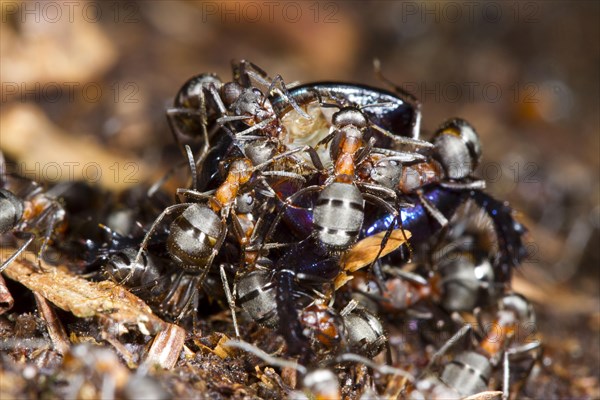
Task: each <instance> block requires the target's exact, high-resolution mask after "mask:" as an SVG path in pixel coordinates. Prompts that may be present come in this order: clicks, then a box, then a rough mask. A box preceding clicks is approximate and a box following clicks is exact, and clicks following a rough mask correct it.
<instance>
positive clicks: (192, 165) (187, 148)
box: [185, 136, 208, 191]
mask: <svg viewBox="0 0 600 400" xmlns="http://www.w3.org/2000/svg"><path fill="white" fill-rule="evenodd" d="M206 139H207V140H208V136H207V137H206ZM185 152H186V155H187V159H188V164H189V166H190V172H191V173H192V184H191V188H190V189H191V190H193V191H196V187H197V184H198V172H197V171H196V163H195V162H194V155H193V154H192V149H191V148H190V146H188V145H187V144H186V145H185Z"/></svg>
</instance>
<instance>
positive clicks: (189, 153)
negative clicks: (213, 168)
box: [185, 144, 198, 191]
mask: <svg viewBox="0 0 600 400" xmlns="http://www.w3.org/2000/svg"><path fill="white" fill-rule="evenodd" d="M185 152H186V153H187V159H188V163H189V164H190V171H192V185H191V186H192V187H191V189H192V190H194V191H196V186H197V184H198V172H197V171H196V162H195V161H194V155H193V154H192V149H191V148H190V146H189V145H187V144H186V145H185Z"/></svg>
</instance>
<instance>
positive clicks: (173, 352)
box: [145, 324, 185, 369]
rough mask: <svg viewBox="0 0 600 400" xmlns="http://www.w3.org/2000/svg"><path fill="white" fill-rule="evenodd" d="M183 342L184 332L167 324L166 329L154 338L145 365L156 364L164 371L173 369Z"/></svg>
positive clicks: (175, 326) (178, 327)
mask: <svg viewBox="0 0 600 400" xmlns="http://www.w3.org/2000/svg"><path fill="white" fill-rule="evenodd" d="M184 342H185V330H184V329H183V328H181V327H180V326H177V325H174V324H168V328H167V329H166V330H164V331H161V332H160V333H159V334H158V335H156V337H155V338H154V342H152V346H151V347H150V351H149V352H148V357H147V358H146V361H145V363H146V364H149V365H156V364H158V365H159V366H160V367H162V368H164V369H171V368H173V367H174V366H175V364H177V360H179V355H180V354H181V350H183V344H184Z"/></svg>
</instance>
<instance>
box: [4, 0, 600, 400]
mask: <svg viewBox="0 0 600 400" xmlns="http://www.w3.org/2000/svg"><path fill="white" fill-rule="evenodd" d="M0 4H1V15H2V24H1V30H0V46H1V49H0V59H1V61H0V79H1V83H2V90H1V93H2V94H1V95H2V100H1V111H0V134H1V136H0V146H1V149H2V151H3V152H4V154H5V156H6V157H7V159H8V160H9V162H10V163H12V165H13V167H14V168H16V169H17V171H18V172H20V173H21V174H23V175H26V176H28V177H31V178H34V179H36V180H40V181H45V182H48V183H50V184H52V183H57V182H59V181H61V180H68V179H81V178H83V179H87V180H88V181H90V182H92V183H97V184H99V185H102V186H105V187H107V188H109V189H111V190H115V191H119V190H123V189H125V188H127V187H128V186H131V185H134V184H136V183H140V182H143V181H153V180H154V179H156V178H157V177H158V176H160V175H161V174H162V173H163V172H164V171H165V170H166V169H167V168H168V167H169V165H170V164H169V163H170V162H172V157H173V154H176V151H177V150H176V148H175V145H174V144H173V140H172V136H171V133H170V132H169V129H168V126H167V123H166V118H165V115H164V111H165V109H166V108H167V107H168V106H170V105H171V103H172V99H173V96H174V95H175V94H176V93H177V91H178V90H179V88H180V86H181V85H182V84H183V83H184V82H185V81H186V80H187V79H188V78H189V77H191V76H192V75H195V74H198V73H201V72H216V73H217V74H218V75H219V76H220V77H221V78H222V79H223V80H229V79H230V78H231V67H230V63H231V61H232V60H236V59H241V58H244V59H247V60H250V61H252V62H253V63H255V64H257V65H258V66H260V67H261V68H263V69H264V70H265V71H267V72H268V73H269V74H270V75H271V76H275V75H277V74H280V75H282V76H283V78H284V79H285V81H286V82H287V83H288V84H291V83H292V82H309V81H318V80H335V81H347V82H355V83H364V84H369V85H374V86H379V87H386V84H385V83H384V82H380V81H378V80H377V79H376V77H375V74H374V73H373V66H372V65H373V60H374V59H375V58H378V59H379V60H381V63H382V69H383V72H384V74H385V75H386V77H387V78H388V79H390V80H391V81H393V82H395V83H396V84H397V85H400V86H402V87H404V88H405V89H407V90H409V91H411V92H412V93H414V94H415V95H416V96H417V97H418V98H420V99H421V101H422V103H423V122H422V126H423V133H422V136H423V137H425V138H427V137H428V136H429V135H430V134H431V133H432V132H433V131H434V130H435V129H436V128H437V126H438V125H440V124H441V123H442V122H443V121H444V120H446V119H448V118H450V117H462V118H465V119H466V120H468V121H470V122H471V123H472V124H473V125H474V126H475V128H476V129H477V130H478V132H479V134H480V135H481V137H482V142H483V146H484V147H483V154H484V158H483V162H482V164H481V165H480V167H479V171H478V173H479V175H480V176H481V177H483V178H485V179H486V180H487V181H488V184H489V191H490V192H491V193H492V194H493V195H494V196H496V197H498V198H501V199H507V200H509V201H510V202H511V205H512V206H513V207H514V208H515V209H516V210H518V211H519V213H520V217H521V219H522V220H523V221H524V222H525V223H526V224H527V226H528V227H529V230H530V236H529V238H528V240H529V244H528V248H529V250H530V254H529V257H528V262H527V263H526V264H525V265H524V266H523V267H522V268H521V269H520V270H518V271H517V273H516V276H515V281H514V287H515V290H517V291H520V292H522V293H523V294H525V295H526V296H527V297H528V298H530V300H532V301H533V302H534V303H535V304H536V306H537V310H538V313H539V315H540V321H539V326H538V331H539V333H540V335H541V337H542V338H543V339H544V341H545V343H546V344H547V350H546V357H545V358H544V363H543V364H544V365H543V370H544V373H541V374H540V376H539V378H538V380H537V383H539V382H540V380H542V381H543V383H544V384H546V385H551V386H552V385H553V386H552V387H553V388H554V392H553V393H556V394H557V395H564V396H569V397H578V396H583V397H585V396H586V395H589V394H591V397H596V396H600V393H599V392H598V379H597V377H598V375H599V374H600V365H599V362H600V361H599V360H600V354H599V353H600V345H599V344H598V335H599V334H600V300H599V299H600V295H599V292H600V285H599V284H598V282H599V278H600V272H599V270H600V269H599V267H598V266H599V265H600V248H599V246H598V242H599V239H600V237H599V226H600V222H599V221H600V206H599V204H600V202H599V200H600V185H599V182H600V179H599V171H600V168H599V167H600V156H599V154H600V122H599V114H598V110H599V109H600V107H599V106H600V104H599V103H600V100H599V97H600V76H599V72H598V71H600V46H599V41H600V39H599V38H600V32H599V30H600V24H599V21H600V3H598V2H567V1H564V2H563V1H554V2H537V1H523V2H504V1H502V2H497V1H490V2H484V1H472V2H429V1H415V2H413V1H403V2H400V1H396V2H368V3H364V2H343V3H342V2H327V1H325V2H316V1H314V2H313V1H307V2H295V1H291V2H279V1H273V2H254V1H249V2H238V1H235V2H219V1H208V2H183V1H173V0H169V1H152V2H113V1H111V2H85V1H75V2H39V1H31V2H29V1H2V2H0ZM528 390H529V391H530V392H529V394H530V395H531V396H532V397H536V396H535V395H536V393H537V392H536V390H541V389H540V388H539V387H538V388H536V387H531V388H529V389H528ZM539 393H541V392H539ZM594 395H595V396H594ZM538 397H539V396H538Z"/></svg>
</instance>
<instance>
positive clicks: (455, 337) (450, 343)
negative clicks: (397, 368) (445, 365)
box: [419, 324, 471, 377]
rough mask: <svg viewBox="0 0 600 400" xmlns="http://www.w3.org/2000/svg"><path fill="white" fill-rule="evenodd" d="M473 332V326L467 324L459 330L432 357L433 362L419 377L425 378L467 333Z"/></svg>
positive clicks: (431, 361)
mask: <svg viewBox="0 0 600 400" xmlns="http://www.w3.org/2000/svg"><path fill="white" fill-rule="evenodd" d="M470 331H471V325H470V324H467V325H464V326H463V327H462V328H460V329H459V330H458V332H456V333H455V334H454V335H452V337H451V338H450V339H448V340H447V341H446V343H444V345H443V346H442V347H440V348H439V349H438V351H436V352H435V353H434V354H433V356H431V360H429V362H428V363H427V366H426V367H425V368H424V369H423V371H422V372H421V374H420V375H419V377H423V376H425V375H426V374H427V373H428V372H429V371H430V370H431V367H432V366H433V365H434V364H435V363H436V362H437V361H438V360H439V359H440V358H441V357H442V356H443V355H444V354H446V352H447V351H448V350H449V349H450V348H451V347H452V346H454V345H455V344H456V343H457V342H458V341H459V340H461V339H462V338H463V337H465V336H466V335H467V333H469V332H470Z"/></svg>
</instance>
